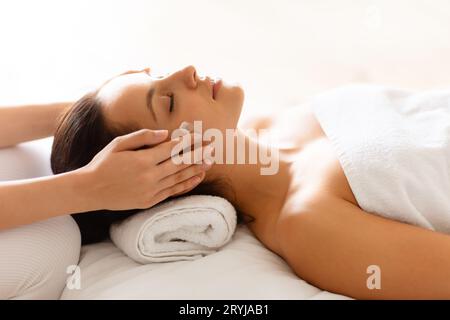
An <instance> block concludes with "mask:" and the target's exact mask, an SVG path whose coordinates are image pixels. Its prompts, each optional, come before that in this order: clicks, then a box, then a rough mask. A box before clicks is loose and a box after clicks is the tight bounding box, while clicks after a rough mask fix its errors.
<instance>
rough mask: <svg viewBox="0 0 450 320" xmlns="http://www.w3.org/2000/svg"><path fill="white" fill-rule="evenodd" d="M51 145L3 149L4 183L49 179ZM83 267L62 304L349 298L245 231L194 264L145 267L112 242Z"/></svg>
mask: <svg viewBox="0 0 450 320" xmlns="http://www.w3.org/2000/svg"><path fill="white" fill-rule="evenodd" d="M51 141H52V140H51V139H44V140H39V141H36V142H31V143H26V144H22V145H21V146H19V147H15V148H10V149H0V168H3V170H1V171H0V180H8V179H19V178H26V177H36V176H41V175H47V174H50V173H51V171H50V169H49V168H50V167H49V154H50V146H51ZM79 266H80V270H81V289H79V290H75V289H73V290H70V289H68V288H66V289H65V291H64V292H63V294H62V296H61V298H62V299H349V298H348V297H345V296H342V295H337V294H333V293H329V292H326V291H322V290H320V289H318V288H316V287H314V286H312V285H310V284H308V283H306V282H305V281H303V280H301V279H300V278H299V277H297V276H296V275H295V274H294V273H293V271H292V270H291V269H290V267H289V266H288V265H287V264H286V263H285V262H284V260H283V259H281V258H280V257H279V256H277V255H276V254H274V253H272V252H271V251H269V250H268V249H266V248H265V247H264V245H262V243H261V242H259V241H258V240H257V239H256V238H255V237H254V236H253V235H252V233H251V232H250V231H249V229H248V228H247V227H245V226H239V227H238V229H237V231H236V233H235V234H234V236H233V240H232V241H231V242H230V243H228V244H227V245H226V246H225V247H223V248H222V249H221V250H220V251H218V252H217V253H214V254H211V255H209V256H206V257H204V258H201V259H198V260H194V261H178V262H168V263H154V264H147V265H140V264H138V263H136V262H134V261H133V260H131V259H130V258H128V257H127V256H126V255H124V254H123V253H122V252H121V251H120V250H119V249H118V248H117V247H115V246H114V245H113V244H112V242H110V241H108V242H102V243H97V244H93V245H88V246H84V247H83V248H82V252H81V258H80V262H79Z"/></svg>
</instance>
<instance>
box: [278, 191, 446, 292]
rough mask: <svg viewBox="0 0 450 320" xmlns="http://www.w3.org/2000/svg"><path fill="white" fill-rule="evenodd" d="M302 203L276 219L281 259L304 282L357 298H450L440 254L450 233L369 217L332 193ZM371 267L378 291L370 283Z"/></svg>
mask: <svg viewBox="0 0 450 320" xmlns="http://www.w3.org/2000/svg"><path fill="white" fill-rule="evenodd" d="M303 203H304V205H303V207H302V208H300V209H299V210H298V211H297V212H293V211H292V212H290V213H288V214H284V215H281V216H280V220H279V224H278V229H277V241H278V243H279V246H280V251H281V253H280V256H282V257H283V258H284V260H285V261H286V262H287V263H288V264H289V265H290V266H291V268H292V269H293V270H294V272H295V273H296V274H297V275H298V276H299V277H301V278H302V279H304V280H305V281H307V282H309V283H311V284H313V285H315V286H317V287H319V288H322V289H323V290H327V291H331V292H336V293H339V294H344V295H347V296H350V297H354V298H360V299H372V298H377V299H417V298H419V299H424V298H425V299H429V298H434V299H436V298H438V299H442V298H445V299H449V298H450V285H449V284H450V256H449V255H446V254H443V252H448V250H450V236H449V235H446V234H441V233H437V232H434V231H431V230H426V229H423V228H419V227H416V226H413V225H408V224H404V223H401V222H398V221H394V220H390V219H386V218H383V217H380V216H377V215H374V214H370V213H368V212H366V211H364V210H362V209H361V208H359V207H358V206H356V205H354V204H353V203H351V202H349V201H346V200H343V199H341V198H339V197H336V196H333V195H319V194H315V195H314V196H310V197H308V198H307V199H306V200H305V201H304V202H303ZM437 265H439V268H436V266H437ZM411 266H414V267H413V268H412V267H411ZM374 267H376V268H377V270H379V276H380V277H381V278H380V279H381V280H380V281H381V282H380V283H381V287H380V288H377V289H373V288H372V287H371V286H370V283H369V282H368V281H370V275H371V274H370V271H371V270H373V268H374ZM371 268H372V269H371ZM411 287H414V288H416V290H411V289H410V288H411Z"/></svg>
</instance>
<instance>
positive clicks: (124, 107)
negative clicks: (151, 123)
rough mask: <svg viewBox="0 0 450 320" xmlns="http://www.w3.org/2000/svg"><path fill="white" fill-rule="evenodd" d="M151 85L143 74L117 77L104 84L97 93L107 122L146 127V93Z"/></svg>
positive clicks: (147, 77) (149, 80) (149, 79)
mask: <svg viewBox="0 0 450 320" xmlns="http://www.w3.org/2000/svg"><path fill="white" fill-rule="evenodd" d="M151 83H152V80H151V78H150V77H149V76H148V75H147V74H144V73H133V74H126V75H121V76H117V77H115V78H113V79H111V80H110V81H108V82H107V83H105V84H104V85H103V86H102V87H101V88H100V90H99V91H98V93H97V98H98V99H100V101H101V105H102V109H103V112H104V115H105V117H106V119H107V121H110V122H112V123H115V124H122V125H138V126H145V125H148V124H147V123H144V120H145V119H147V118H148V117H147V116H146V112H148V111H147V108H146V98H147V92H148V89H149V88H150V85H151Z"/></svg>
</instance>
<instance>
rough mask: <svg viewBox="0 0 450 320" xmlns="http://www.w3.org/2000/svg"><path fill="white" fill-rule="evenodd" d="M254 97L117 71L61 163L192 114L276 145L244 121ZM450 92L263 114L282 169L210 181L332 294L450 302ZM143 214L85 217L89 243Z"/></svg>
mask: <svg viewBox="0 0 450 320" xmlns="http://www.w3.org/2000/svg"><path fill="white" fill-rule="evenodd" d="M243 102H244V92H243V89H242V88H240V87H239V86H233V85H228V84H227V83H226V81H222V82H221V83H218V84H216V85H215V86H214V85H213V82H212V81H211V79H210V78H209V77H205V78H199V76H198V75H197V73H196V70H195V68H194V67H192V66H189V67H186V68H184V69H182V70H179V71H177V72H174V73H172V74H170V75H168V76H165V77H158V78H156V77H153V76H151V75H150V74H149V72H148V70H144V71H141V72H131V73H127V74H123V75H120V76H117V77H114V78H112V79H111V80H109V81H108V82H106V83H105V84H104V85H103V86H101V87H100V88H99V89H98V90H97V91H96V92H94V93H91V94H88V95H86V96H85V97H83V98H82V99H80V100H79V101H78V102H77V103H75V104H74V105H73V106H72V107H71V109H70V110H69V111H68V112H67V113H66V114H65V116H64V117H63V119H62V120H61V122H60V125H59V128H58V130H57V132H56V134H55V139H54V145H53V150H52V158H51V160H52V168H53V171H54V172H55V173H61V172H65V171H69V170H73V169H76V168H79V167H82V166H84V165H85V164H86V163H88V162H89V161H90V160H91V159H90V157H92V156H90V155H95V154H96V153H97V152H98V151H99V150H101V149H102V148H103V147H104V146H105V145H106V144H107V143H108V142H110V141H111V140H112V139H113V138H114V137H116V136H118V135H121V134H124V133H127V132H131V131H134V130H137V129H141V128H149V129H168V130H169V132H172V131H173V130H175V129H176V128H178V127H179V126H180V124H181V123H183V122H189V123H194V121H201V124H202V129H203V131H205V130H207V129H211V128H214V129H218V130H220V132H222V133H223V136H224V137H225V136H226V133H225V131H226V130H227V129H236V132H237V133H236V134H235V135H234V136H233V138H232V139H235V140H236V141H238V140H240V139H242V140H244V141H245V142H246V146H247V148H246V150H251V149H252V147H258V148H263V145H262V143H261V142H258V140H255V139H252V138H251V137H249V136H248V135H246V130H244V129H246V128H237V123H238V120H239V116H240V113H241V109H242V106H243ZM449 102H450V92H443V91H433V92H427V93H423V94H411V93H409V92H406V91H404V90H394V89H388V88H383V87H380V86H362V85H361V86H349V87H345V88H341V89H337V90H333V91H331V92H329V93H326V94H323V95H320V96H318V97H316V98H315V99H313V100H312V101H311V102H310V103H309V104H307V105H304V106H300V107H299V108H291V109H287V110H283V111H277V114H276V115H274V116H273V117H268V118H267V119H260V120H258V121H254V126H253V128H254V129H267V130H270V131H268V133H269V134H270V135H271V138H272V143H273V146H275V147H276V150H275V151H276V152H272V156H273V157H275V158H272V161H277V166H276V172H273V173H272V174H261V172H262V169H263V167H264V166H267V164H265V165H263V164H262V163H261V162H257V163H256V164H255V163H253V164H252V163H248V161H246V162H245V163H244V164H242V163H237V161H234V162H233V161H231V162H232V163H230V161H227V162H226V163H222V164H221V163H220V161H216V162H217V163H216V164H214V165H213V166H212V168H211V169H210V170H209V171H208V172H207V173H206V177H205V179H204V183H203V187H205V185H207V186H208V190H209V192H210V193H214V194H215V195H217V196H221V197H224V198H226V199H228V200H229V201H230V202H231V203H232V204H233V205H234V206H235V207H236V208H237V210H238V212H240V215H241V219H240V220H241V221H247V222H248V226H249V228H250V229H251V231H252V232H253V233H254V235H255V236H256V237H257V238H258V239H259V240H260V241H261V242H262V243H263V244H264V245H265V246H266V247H267V248H269V249H270V250H271V251H273V252H275V253H276V254H278V255H279V256H280V257H282V258H283V259H284V260H285V261H286V262H287V263H288V264H289V265H290V266H291V268H292V269H293V270H294V271H295V273H296V274H297V275H298V276H299V277H301V278H302V279H304V280H306V281H308V282H309V283H311V284H313V285H315V286H317V287H319V288H321V289H323V290H328V291H332V292H336V293H339V294H343V295H347V296H351V297H354V298H362V299H367V298H381V299H386V298H387V299H391V298H394V299H396V298H406V299H410V298H450V254H448V253H449V252H450V236H448V233H450V199H449V195H450V174H449V168H450V164H449V159H450V146H449V145H448V144H449V141H450V105H449ZM258 143H260V145H259V144H258ZM218 151H219V153H222V154H223V157H224V158H225V157H226V154H227V152H232V151H234V150H229V148H228V149H227V148H226V144H224V148H223V150H216V153H217V152H218ZM272 151H273V150H272ZM246 156H249V155H248V154H246ZM223 162H225V161H223ZM198 188H200V189H197V192H198V193H203V192H204V189H203V190H201V188H202V185H200V186H199V187H198ZM195 191H196V190H194V192H195ZM117 196H120V195H117ZM132 213H133V212H116V213H111V212H91V213H87V214H86V213H85V214H81V215H75V219H76V220H77V222H78V223H79V225H80V228H81V232H82V237H83V241H84V243H88V242H95V241H100V240H103V237H106V236H107V230H108V228H109V225H110V224H111V223H112V222H113V221H117V220H121V219H124V218H126V217H127V216H129V215H130V214H132ZM246 217H249V218H250V219H243V218H246ZM86 226H91V228H87V227H86ZM92 226H94V228H92ZM93 230H94V231H93Z"/></svg>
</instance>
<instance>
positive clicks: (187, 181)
mask: <svg viewBox="0 0 450 320" xmlns="http://www.w3.org/2000/svg"><path fill="white" fill-rule="evenodd" d="M191 135H192V137H191V141H192V144H194V143H195V141H194V140H195V139H194V135H193V134H191ZM167 136H168V132H167V130H161V131H152V130H148V129H143V130H139V131H136V132H133V133H130V134H128V135H124V136H121V137H117V138H116V139H114V140H113V141H112V142H111V143H110V144H109V145H107V146H106V147H105V148H104V149H103V150H102V151H100V152H99V153H98V154H97V155H96V156H95V157H94V158H93V159H92V161H91V162H90V163H89V164H87V165H86V166H85V167H83V168H80V169H79V170H80V173H81V174H82V175H84V176H85V178H86V179H85V180H86V181H88V183H89V184H90V186H87V188H86V190H87V192H89V193H90V197H89V195H88V199H90V200H89V201H92V203H90V205H89V207H90V208H95V209H94V210H99V209H108V210H125V209H132V208H140V209H141V208H149V207H151V206H153V205H155V204H157V203H159V202H160V201H162V200H164V199H166V198H168V197H170V196H172V195H176V194H181V193H184V192H187V191H189V190H191V189H193V188H194V187H195V186H197V185H198V184H199V183H200V182H201V181H202V180H203V178H204V177H205V171H206V170H208V169H209V167H210V165H207V164H205V163H200V164H183V163H182V164H175V163H174V162H173V161H172V160H171V157H170V156H171V151H172V148H173V147H174V146H175V145H176V144H178V143H179V141H177V140H171V141H166V142H163V141H164V140H166V138H167ZM149 146H150V148H145V149H142V148H143V147H149ZM137 149H140V150H137ZM91 210H92V209H91Z"/></svg>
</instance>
